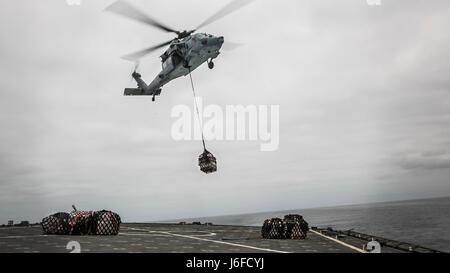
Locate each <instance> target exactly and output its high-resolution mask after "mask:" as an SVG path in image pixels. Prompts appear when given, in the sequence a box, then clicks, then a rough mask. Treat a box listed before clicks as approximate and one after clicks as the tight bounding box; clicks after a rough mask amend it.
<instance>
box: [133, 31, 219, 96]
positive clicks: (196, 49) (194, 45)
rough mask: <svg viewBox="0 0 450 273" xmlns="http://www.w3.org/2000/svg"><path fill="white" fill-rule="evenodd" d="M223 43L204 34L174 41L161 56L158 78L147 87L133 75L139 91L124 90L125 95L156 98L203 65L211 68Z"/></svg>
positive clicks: (135, 74) (138, 77)
mask: <svg viewBox="0 0 450 273" xmlns="http://www.w3.org/2000/svg"><path fill="white" fill-rule="evenodd" d="M223 43H224V38H223V37H216V36H213V35H210V34H205V33H197V34H193V35H190V36H188V37H185V38H183V39H181V40H179V39H175V40H174V41H172V43H171V44H170V46H169V48H168V49H167V50H166V52H164V54H163V55H162V56H161V59H162V71H161V72H160V73H159V74H158V76H156V78H155V79H154V80H153V81H152V82H151V83H150V84H149V85H147V84H145V82H144V81H143V80H142V79H141V76H140V75H139V74H138V73H133V78H134V79H135V80H136V81H137V83H138V87H139V89H141V90H136V89H135V90H134V92H132V90H133V89H126V90H125V95H144V96H145V95H147V96H157V95H159V94H160V93H161V88H162V87H163V86H164V85H166V84H167V83H169V82H170V81H172V80H174V79H177V78H179V77H181V76H186V75H188V74H189V73H190V72H192V71H194V70H195V69H197V68H198V67H199V66H201V65H202V64H203V63H205V62H208V64H209V67H210V68H212V67H213V63H212V60H213V59H215V58H217V57H218V56H219V54H220V49H221V48H222V45H223Z"/></svg>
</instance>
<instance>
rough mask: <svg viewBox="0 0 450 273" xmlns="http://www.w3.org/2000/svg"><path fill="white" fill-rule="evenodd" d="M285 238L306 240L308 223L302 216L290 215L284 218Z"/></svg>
mask: <svg viewBox="0 0 450 273" xmlns="http://www.w3.org/2000/svg"><path fill="white" fill-rule="evenodd" d="M283 224H284V237H285V238H286V239H306V233H307V232H308V229H309V226H308V223H307V222H306V221H305V220H303V217H302V216H301V215H297V214H289V215H286V216H284V220H283Z"/></svg>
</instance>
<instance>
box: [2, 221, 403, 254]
mask: <svg viewBox="0 0 450 273" xmlns="http://www.w3.org/2000/svg"><path fill="white" fill-rule="evenodd" d="M72 241H75V242H77V243H79V245H80V250H81V252H82V253H358V252H360V251H361V249H362V247H363V245H364V244H366V243H367V242H366V241H363V240H360V239H356V238H352V237H347V238H340V240H339V242H336V241H333V240H331V239H329V238H326V237H323V236H320V235H318V234H316V233H314V232H308V238H307V239H306V240H263V239H260V228H258V227H242V226H215V225H210V226H206V225H171V224H122V225H121V230H120V234H119V235H118V236H61V235H43V234H42V228H41V227H40V226H33V227H7V228H0V253H68V252H70V251H71V250H68V248H67V246H68V243H69V242H72ZM352 247H353V248H352ZM382 250H383V252H400V251H398V250H395V249H391V248H384V249H382Z"/></svg>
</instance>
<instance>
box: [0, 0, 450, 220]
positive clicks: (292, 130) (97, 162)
mask: <svg viewBox="0 0 450 273" xmlns="http://www.w3.org/2000/svg"><path fill="white" fill-rule="evenodd" d="M129 1H130V2H131V3H133V4H134V5H136V6H139V7H142V9H143V11H145V12H146V13H148V14H151V15H152V16H154V17H156V18H158V19H159V20H161V21H163V22H164V23H166V24H168V25H169V26H172V27H173V28H176V29H180V30H182V29H192V28H194V27H195V26H197V25H198V24H199V23H200V22H201V21H203V20H204V19H206V18H207V17H208V16H210V15H211V14H212V13H214V12H215V11H217V10H218V9H219V8H220V7H222V6H223V5H224V4H225V1H222V0H191V1H184V0H167V1H155V0H151V1H150V0H149V1H145V0H129ZM112 2H113V0H96V1H86V0H84V1H82V5H81V6H68V5H67V4H66V1H65V0H47V1H32V0H15V1H12V0H10V1H1V2H0V35H1V36H0V88H1V90H0V109H1V110H0V111H1V112H0V113H1V115H0V130H1V134H0V224H2V223H6V221H7V220H8V219H14V220H16V221H19V220H25V219H26V220H30V221H39V220H40V219H42V217H44V216H46V215H48V214H50V213H53V212H57V211H69V210H70V209H71V205H72V204H76V205H77V207H78V208H79V209H84V210H95V209H103V208H105V209H110V210H114V211H116V212H118V213H119V214H120V215H121V217H122V218H123V220H125V221H155V220H161V219H175V218H188V217H199V216H210V215H224V214H238V213H247V212H257V211H275V210H288V209H301V208H307V207H321V206H332V205H340V204H352V203H366V202H377V201H387V200H402V199H414V198H428V197H435V196H448V195H450V138H449V136H450V107H449V106H450V94H449V92H450V81H449V75H450V69H449V68H450V67H449V66H450V51H449V48H450V3H449V1H448V0H442V1H425V0H423V1H418V0H417V1H409V0H391V1H388V0H382V5H381V6H378V7H376V6H369V5H367V3H366V1H365V0H340V1H334V0H321V1H312V0H311V1H298V0H281V1H280V0H278V1H271V0H257V1H256V2H254V3H252V4H251V5H249V6H247V7H246V8H244V9H242V10H240V11H238V12H236V13H234V14H232V15H230V16H228V17H226V18H224V19H223V20H221V21H218V22H216V23H214V24H211V25H209V26H207V27H205V28H204V29H202V31H205V32H208V33H211V34H214V35H223V36H225V39H226V40H227V41H233V42H236V43H243V44H245V46H243V47H240V48H239V49H236V50H234V51H231V52H222V54H221V55H220V56H219V58H218V59H216V61H215V63H216V67H215V69H214V70H209V69H208V68H207V66H206V65H204V66H202V67H200V68H199V69H197V70H196V71H195V72H194V74H193V76H194V80H195V83H196V87H197V92H198V94H199V95H201V96H202V97H203V98H204V102H205V103H206V104H217V105H220V106H222V107H225V106H226V105H238V104H243V105H249V104H255V105H280V149H279V150H278V151H276V152H261V151H260V143H259V142H250V141H240V142H237V141H212V142H209V143H208V145H209V148H210V150H211V151H212V152H213V153H214V154H215V155H216V157H217V158H218V166H219V171H218V173H216V174H212V175H208V176H206V175H204V174H203V173H201V172H200V171H199V170H198V167H197V156H198V155H199V154H200V153H201V152H202V147H201V144H200V143H199V142H196V141H184V142H176V141H174V140H173V139H172V137H171V127H172V124H173V123H174V121H175V119H173V118H171V116H170V113H171V110H172V108H173V107H174V106H175V105H178V104H186V105H192V104H193V100H192V93H191V90H190V86H189V79H188V78H180V79H178V80H176V81H174V82H172V83H170V84H168V85H167V86H165V87H164V89H163V94H162V96H161V97H160V98H159V99H158V100H157V103H152V102H151V99H149V98H142V97H138V98H134V97H133V98H128V97H123V96H122V94H123V88H125V87H134V86H135V83H133V82H132V81H131V77H130V73H131V72H132V69H133V64H131V63H129V62H126V61H124V60H121V59H120V56H122V55H124V54H127V53H130V52H133V51H136V50H139V49H142V48H145V47H147V46H150V45H154V44H157V43H160V42H164V41H166V40H169V39H171V38H173V35H171V34H167V33H164V32H161V31H159V30H157V29H153V28H150V27H148V26H145V25H141V24H138V23H135V22H133V21H130V20H126V19H124V18H121V17H118V16H115V15H113V14H110V13H105V12H103V9H104V8H105V7H107V6H108V5H109V4H111V3H112ZM161 53H162V51H161V52H156V53H154V54H151V55H150V56H148V57H147V58H145V59H144V60H143V61H142V65H141V69H140V70H141V73H142V74H143V78H144V79H145V80H147V81H150V80H151V79H153V78H154V77H155V76H156V75H157V73H159V71H160V69H161V64H160V60H159V55H160V54H161Z"/></svg>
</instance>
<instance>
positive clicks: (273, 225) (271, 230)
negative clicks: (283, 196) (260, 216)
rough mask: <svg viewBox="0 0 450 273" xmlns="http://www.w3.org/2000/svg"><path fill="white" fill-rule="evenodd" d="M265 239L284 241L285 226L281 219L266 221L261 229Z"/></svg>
mask: <svg viewBox="0 0 450 273" xmlns="http://www.w3.org/2000/svg"><path fill="white" fill-rule="evenodd" d="M261 235H262V237H263V238H264V239H284V225H283V221H282V220H281V219H280V218H272V219H267V220H266V221H264V225H263V227H262V229H261Z"/></svg>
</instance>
